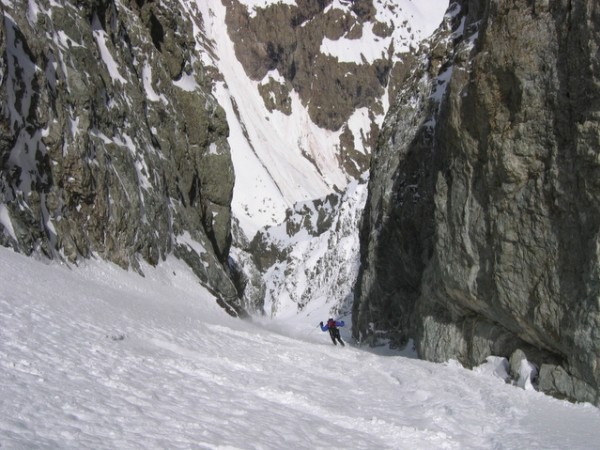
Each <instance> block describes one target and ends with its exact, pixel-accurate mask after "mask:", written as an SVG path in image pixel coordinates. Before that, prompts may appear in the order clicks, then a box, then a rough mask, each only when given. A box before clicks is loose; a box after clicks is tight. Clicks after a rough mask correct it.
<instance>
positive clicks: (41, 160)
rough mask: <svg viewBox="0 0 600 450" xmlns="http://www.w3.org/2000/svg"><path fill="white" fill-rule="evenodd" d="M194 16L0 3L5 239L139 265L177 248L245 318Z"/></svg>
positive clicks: (225, 167) (127, 5) (131, 4)
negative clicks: (233, 273) (230, 262)
mask: <svg viewBox="0 0 600 450" xmlns="http://www.w3.org/2000/svg"><path fill="white" fill-rule="evenodd" d="M191 12H192V11H190V13H189V14H186V12H185V11H182V10H181V9H180V4H179V2H176V1H162V2H152V1H145V0H132V1H127V0H125V1H119V2H114V1H111V0H85V1H79V0H73V1H63V2H54V1H44V0H39V1H29V2H27V1H16V2H14V1H12V2H2V3H0V14H1V15H2V21H3V23H2V26H1V27H0V55H1V59H0V105H1V114H0V128H1V130H2V132H1V138H0V244H2V245H5V246H10V247H13V248H14V249H16V250H18V251H21V252H24V253H27V254H31V253H43V254H45V255H47V256H49V257H58V258H61V259H63V260H65V261H68V262H71V263H77V261H80V260H81V258H87V257H90V256H93V255H97V256H98V257H101V258H105V259H108V260H110V261H113V262H115V263H117V264H119V265H121V266H123V267H133V268H135V269H137V270H139V262H140V261H141V260H142V259H143V260H145V261H147V262H148V263H150V264H153V265H154V264H157V263H158V262H159V261H161V260H163V259H165V258H166V257H167V255H169V254H175V255H177V256H178V257H180V258H183V259H184V260H186V261H187V262H188V263H189V264H190V265H191V266H192V267H193V268H194V270H195V272H196V273H197V275H198V276H199V278H200V279H201V281H202V282H203V283H204V284H205V285H206V286H207V287H209V288H211V289H212V290H213V292H215V294H216V296H217V298H218V299H219V300H220V301H221V302H222V303H223V305H224V306H226V307H227V308H228V309H229V310H230V312H232V313H236V312H237V313H239V312H241V310H242V308H241V305H240V304H239V303H238V302H237V292H236V289H235V288H234V285H233V283H232V282H231V280H230V277H229V275H228V273H227V272H228V269H227V267H226V264H225V263H226V261H227V257H228V254H229V247H230V243H231V231H230V230H231V227H230V222H231V207H230V205H231V197H232V190H233V184H234V173H233V167H232V164H231V156H230V148H229V145H228V143H227V136H228V126H227V122H226V120H225V117H224V112H223V109H222V108H221V107H220V106H219V105H218V104H217V102H216V101H215V99H214V97H213V96H212V94H211V89H212V84H211V74H210V69H209V68H206V67H204V66H203V64H202V63H201V62H200V58H199V54H200V52H201V50H206V49H203V48H202V43H201V42H199V41H198V40H197V37H198V35H197V34H195V33H194V30H195V29H199V28H200V27H201V16H200V15H199V14H192V13H191Z"/></svg>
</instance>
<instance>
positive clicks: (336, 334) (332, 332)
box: [329, 328, 344, 345]
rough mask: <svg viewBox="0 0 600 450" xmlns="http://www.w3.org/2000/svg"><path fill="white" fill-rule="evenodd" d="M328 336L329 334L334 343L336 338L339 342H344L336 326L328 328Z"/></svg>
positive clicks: (335, 343)
mask: <svg viewBox="0 0 600 450" xmlns="http://www.w3.org/2000/svg"><path fill="white" fill-rule="evenodd" d="M329 336H331V341H332V342H333V344H334V345H337V342H336V339H337V340H338V341H339V343H340V344H342V345H344V342H343V341H342V338H341V336H340V330H338V329H337V328H330V329H329Z"/></svg>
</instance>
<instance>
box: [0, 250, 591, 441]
mask: <svg viewBox="0 0 600 450" xmlns="http://www.w3.org/2000/svg"><path fill="white" fill-rule="evenodd" d="M143 269H144V272H145V276H144V277H141V276H139V275H137V274H134V273H128V272H124V271H122V270H121V269H119V268H117V267H115V266H112V265H109V264H107V263H102V262H99V261H90V262H87V263H85V264H84V265H83V266H81V267H79V268H76V267H71V268H69V267H67V266H64V265H59V264H56V263H46V262H41V261H36V260H34V259H32V258H26V257H24V256H21V255H18V254H15V253H13V252H12V251H11V250H8V249H5V248H0V448H2V449H5V448H6V449H29V448H36V449H57V448H60V449H92V448H93V449H116V448H118V449H141V448H144V449H145V448H169V449H191V448H195V449H225V448H227V449H281V448H295V449H315V448H344V449H375V448H378V449H410V450H419V449H423V450H431V449H527V450H531V449H545V450H549V449H580V450H581V449H596V448H598V442H600V413H599V410H598V409H597V408H595V407H593V406H591V405H589V404H571V403H568V402H565V401H559V400H556V399H552V398H550V397H546V396H544V395H542V394H540V393H538V392H535V391H531V390H523V389H520V388H517V387H515V386H511V385H507V384H505V382H504V381H503V376H504V367H505V361H504V360H499V359H493V358H490V360H489V362H488V363H487V364H484V365H483V366H482V367H480V368H477V369H476V370H474V371H469V370H466V369H463V368H462V367H460V366H459V365H458V364H457V363H455V362H452V361H450V362H448V363H446V364H433V363H428V362H424V361H419V360H415V359H411V358H409V357H406V356H402V355H401V354H400V353H391V352H389V351H387V352H383V351H381V352H380V354H378V353H377V352H372V351H371V352H370V351H367V350H366V349H362V348H357V347H354V346H353V345H351V342H350V338H349V332H350V330H349V329H348V328H347V327H345V328H342V337H343V339H345V340H346V342H348V344H350V345H346V347H345V348H340V347H334V346H333V345H332V344H331V341H330V340H329V337H328V335H327V334H326V333H322V332H321V331H320V330H319V329H318V328H317V324H318V322H319V321H320V320H325V319H327V314H326V310H323V309H320V310H313V311H307V312H306V314H304V315H303V316H299V317H291V318H289V319H287V320H280V321H275V322H269V323H268V324H264V325H261V324H260V323H258V321H255V323H252V322H248V321H242V320H237V319H233V318H231V317H229V316H227V315H226V314H225V313H224V312H223V311H222V310H221V308H220V307H218V306H217V304H216V302H215V300H214V299H213V298H212V297H211V295H210V294H209V293H208V292H207V291H206V290H204V289H203V288H202V287H200V286H199V285H198V283H197V279H196V278H195V277H194V276H193V274H191V273H190V271H189V269H187V268H186V267H185V266H183V265H182V264H181V263H179V262H178V261H176V260H169V261H167V262H166V263H165V264H164V265H162V266H161V267H159V268H158V269H152V268H149V267H144V268H143ZM346 322H347V323H349V321H348V320H346Z"/></svg>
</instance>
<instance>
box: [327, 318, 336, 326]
mask: <svg viewBox="0 0 600 450" xmlns="http://www.w3.org/2000/svg"><path fill="white" fill-rule="evenodd" d="M327 326H328V327H329V328H335V327H336V326H335V320H333V319H329V320H328V321H327Z"/></svg>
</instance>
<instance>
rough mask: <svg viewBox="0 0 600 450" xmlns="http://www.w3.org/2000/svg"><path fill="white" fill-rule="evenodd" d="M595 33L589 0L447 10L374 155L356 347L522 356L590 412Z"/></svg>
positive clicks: (595, 259)
mask: <svg viewBox="0 0 600 450" xmlns="http://www.w3.org/2000/svg"><path fill="white" fill-rule="evenodd" d="M599 24H600V5H599V4H598V2H596V1H594V0H583V1H580V2H571V1H559V0H556V1H553V0H550V1H548V0H546V1H537V0H536V1H525V0H517V1H503V0H501V1H493V2H492V1H486V2H479V1H469V0H464V1H458V2H455V3H453V4H452V5H451V8H450V10H449V14H448V15H447V18H446V21H445V25H444V27H442V29H441V30H440V31H439V32H438V33H437V34H436V36H435V38H434V41H433V43H432V51H431V52H430V56H428V57H426V58H424V59H423V62H422V64H421V65H419V66H418V67H416V69H415V70H414V71H413V73H412V75H411V77H410V78H409V80H408V81H407V84H406V85H405V87H404V89H403V90H402V91H401V92H400V93H399V95H398V98H397V102H396V103H395V104H394V105H393V106H392V110H391V112H390V115H389V116H388V118H387V120H386V123H385V124H384V127H383V130H382V131H381V134H380V139H379V143H378V146H377V148H376V149H375V151H374V154H373V161H372V166H371V180H370V185H369V194H368V200H367V207H366V210H365V216H364V222H363V225H362V232H361V245H362V250H361V252H362V254H361V262H362V265H361V271H360V275H359V282H358V285H357V301H356V302H355V304H354V316H353V320H354V333H355V335H356V337H357V338H359V339H361V340H375V339H376V338H377V336H378V335H379V333H381V334H382V335H384V336H387V337H389V338H391V339H392V340H393V341H394V342H396V343H397V344H403V343H405V342H406V341H407V340H408V339H409V338H413V339H414V340H415V345H416V347H417V350H418V352H419V354H420V355H421V356H422V357H424V358H426V359H430V360H434V361H442V360H446V359H448V358H455V359H458V360H460V361H461V362H462V363H463V364H465V365H468V366H472V365H475V364H478V363H480V362H482V361H483V360H484V359H485V358H486V357H487V356H488V355H500V356H507V357H510V356H511V355H513V354H514V357H513V359H515V358H517V359H519V360H520V359H521V358H522V356H517V355H523V353H524V354H525V357H526V358H527V359H528V360H529V361H531V362H534V363H535V364H536V365H537V366H538V368H539V379H538V383H539V387H540V389H541V390H543V391H546V392H549V393H551V394H553V395H556V396H562V397H567V398H571V399H575V400H582V401H590V402H593V403H596V404H598V403H599V388H600V363H599V359H600V292H599V286H600V269H599V268H600V263H599V262H600V252H599V250H598V248H599V246H598V242H599V240H600V229H599V228H600V220H599V219H600V186H599V185H598V183H597V180H598V179H600V177H599V176H600V165H599V164H598V157H599V155H600V63H599V59H598V56H599V53H598V52H599V48H600V28H599ZM518 350H520V352H518ZM515 351H517V353H514V352H515ZM516 363H517V365H518V363H519V361H516Z"/></svg>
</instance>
